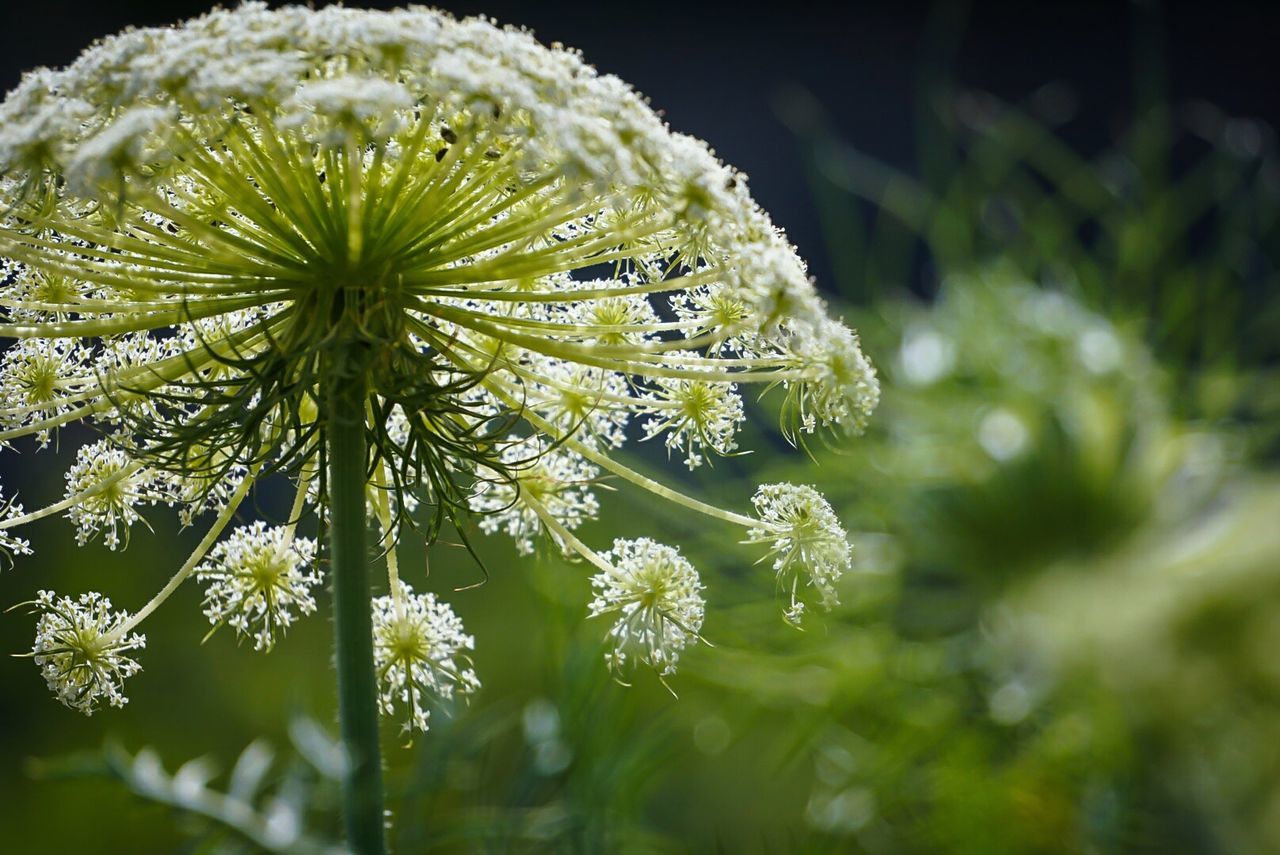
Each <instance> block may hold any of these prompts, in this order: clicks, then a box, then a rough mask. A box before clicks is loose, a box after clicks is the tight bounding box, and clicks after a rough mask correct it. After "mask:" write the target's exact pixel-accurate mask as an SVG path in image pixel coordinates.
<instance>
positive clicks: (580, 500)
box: [471, 439, 600, 555]
mask: <svg viewBox="0 0 1280 855" xmlns="http://www.w3.org/2000/svg"><path fill="white" fill-rule="evenodd" d="M502 462H503V463H505V464H506V465H507V467H509V468H507V469H506V470H505V474H503V473H499V472H495V471H493V470H489V469H486V468H483V467H482V468H481V470H480V471H479V472H478V473H477V474H478V476H479V478H480V480H479V482H478V483H477V489H476V493H475V495H473V496H472V497H471V509H472V510H473V511H476V512H477V513H480V514H483V516H482V517H481V518H480V529H481V530H482V531H484V532H486V533H490V534H492V533H493V532H496V531H503V532H506V533H507V534H508V535H510V536H511V537H512V538H514V539H515V542H516V551H517V552H519V553H520V554H521V555H530V554H532V553H533V550H534V543H535V541H536V540H537V538H538V536H539V535H540V534H542V533H543V531H545V530H546V526H545V525H544V524H543V522H542V517H543V515H550V516H551V517H553V518H554V519H555V520H556V521H557V522H559V524H560V525H563V526H564V527H565V528H568V529H576V528H577V527H578V526H580V525H582V523H583V522H585V521H586V520H589V519H594V518H595V516H596V514H597V513H598V512H599V509H600V505H599V502H597V501H596V497H595V493H594V492H593V491H592V489H591V487H592V482H593V481H594V480H595V479H596V477H597V476H598V475H599V472H600V470H599V469H598V468H597V467H595V466H592V465H591V464H590V463H588V462H586V461H585V460H583V458H582V457H581V456H580V455H577V454H574V453H573V452H572V451H566V450H564V449H560V448H557V449H548V448H545V447H543V441H541V440H537V439H534V440H532V441H530V440H513V441H511V442H509V443H508V444H507V447H506V449H504V450H503V453H502ZM551 537H552V539H553V540H557V542H558V541H559V539H558V538H557V537H556V534H555V532H554V531H552V532H551ZM560 545H561V546H562V547H564V546H566V544H564V543H561V544H560Z"/></svg>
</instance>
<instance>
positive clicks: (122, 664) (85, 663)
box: [31, 591, 147, 715]
mask: <svg viewBox="0 0 1280 855" xmlns="http://www.w3.org/2000/svg"><path fill="white" fill-rule="evenodd" d="M33 605H34V606H35V609H36V611H37V612H38V613H39V614H40V618H39V620H37V621H36V640H35V645H34V646H33V647H32V650H31V652H32V656H33V657H34V659H35V663H36V666H37V667H39V669H40V673H41V674H42V675H43V676H44V679H45V681H46V682H47V683H48V684H49V689H50V691H52V692H53V694H54V695H55V696H56V697H57V698H58V700H60V701H62V703H64V704H66V705H67V706H68V707H70V708H71V709H73V710H78V711H80V712H82V713H84V714H85V715H92V714H93V712H94V710H96V709H97V708H98V705H99V704H100V703H102V702H106V703H108V704H110V705H111V706H113V707H123V706H124V705H125V704H126V703H128V698H126V697H125V696H124V681H125V680H126V679H127V678H129V677H132V676H133V675H134V674H136V673H138V672H139V671H140V670H142V666H140V665H139V664H138V663H137V661H135V660H134V659H133V658H132V657H131V656H130V653H131V652H132V651H134V650H141V649H142V648H144V647H146V644H147V639H146V637H145V636H142V635H138V634H137V633H129V632H127V631H126V630H125V629H124V627H125V626H126V624H127V623H128V621H129V617H130V616H129V614H128V612H113V611H112V610H111V601H110V600H109V599H107V598H106V597H104V596H102V595H101V594H98V593H93V592H90V593H87V594H81V595H80V597H79V598H78V599H72V598H71V597H61V598H58V599H56V600H55V599H54V594H53V592H52V591H40V592H39V594H38V595H37V598H36V601H35V603H34V604H33Z"/></svg>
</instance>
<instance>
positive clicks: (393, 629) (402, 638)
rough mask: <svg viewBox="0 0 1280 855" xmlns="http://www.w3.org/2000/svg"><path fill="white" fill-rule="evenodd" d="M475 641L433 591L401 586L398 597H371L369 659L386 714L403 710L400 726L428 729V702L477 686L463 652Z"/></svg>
mask: <svg viewBox="0 0 1280 855" xmlns="http://www.w3.org/2000/svg"><path fill="white" fill-rule="evenodd" d="M474 648H475V639H474V638H472V637H471V636H470V635H467V634H466V633H465V632H463V629H462V621H461V620H460V619H459V618H458V616H457V615H456V614H454V612H453V609H451V608H450V607H449V605H448V604H447V603H442V602H440V601H439V600H437V599H436V597H435V595H434V594H414V593H413V589H412V588H410V587H409V586H408V585H402V586H401V589H400V591H399V592H398V596H396V595H387V596H385V597H378V598H376V599H375V600H374V601H373V658H374V665H375V667H376V668H377V670H378V680H379V683H380V688H379V695H378V705H379V707H380V708H381V709H382V712H383V714H384V715H387V716H396V715H398V714H400V713H401V712H403V715H404V718H405V721H404V730H405V732H406V733H408V732H412V731H413V730H419V731H423V732H426V730H427V722H428V719H429V718H430V715H431V711H430V706H429V705H430V704H432V703H434V702H436V701H438V700H441V699H444V700H447V699H449V698H452V697H453V696H454V694H455V693H457V694H462V695H469V694H471V693H472V692H475V691H476V690H477V689H479V688H480V681H479V680H478V679H477V678H476V674H475V671H474V670H473V669H472V668H471V660H470V658H469V656H468V654H467V653H466V652H465V651H468V650H472V649H474Z"/></svg>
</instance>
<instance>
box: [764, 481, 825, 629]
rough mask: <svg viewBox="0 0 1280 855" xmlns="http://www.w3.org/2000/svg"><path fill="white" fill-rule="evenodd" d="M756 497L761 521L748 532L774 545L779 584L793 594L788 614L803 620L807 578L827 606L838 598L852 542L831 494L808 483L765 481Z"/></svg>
mask: <svg viewBox="0 0 1280 855" xmlns="http://www.w3.org/2000/svg"><path fill="white" fill-rule="evenodd" d="M751 503H752V504H753V505H755V508H756V514H757V515H758V516H759V518H760V524H759V526H757V527H756V528H753V529H751V531H750V532H748V534H747V542H748V543H762V544H765V545H767V546H768V547H769V555H768V556H767V557H772V558H773V569H774V570H775V571H776V572H777V574H778V584H779V585H781V586H782V587H783V588H784V589H785V590H786V591H787V592H788V595H789V597H790V600H791V602H790V605H789V606H788V607H787V610H786V612H785V614H786V617H787V620H789V621H791V622H792V623H797V624H798V623H799V622H800V619H801V616H802V615H803V614H804V603H803V602H801V600H800V590H799V588H800V585H801V583H802V582H805V583H807V584H808V585H810V586H812V587H813V588H814V589H815V590H816V591H817V592H818V596H819V602H820V604H821V605H822V606H823V607H830V606H832V605H834V604H835V603H836V602H838V599H839V598H838V597H837V594H836V583H837V582H838V581H839V580H840V577H841V576H842V575H843V574H844V571H846V570H848V569H849V565H850V547H849V539H848V535H847V534H846V533H845V530H844V526H842V525H840V519H839V518H838V517H837V516H836V513H835V511H834V510H832V508H831V505H830V504H828V503H827V500H826V499H824V498H823V497H822V495H821V494H820V493H819V492H818V491H817V490H815V489H813V488H812V487H808V486H805V485H803V484H762V485H761V486H760V488H759V489H758V490H757V491H756V494H755V496H753V497H752V499H751ZM805 577H807V579H806V578H805Z"/></svg>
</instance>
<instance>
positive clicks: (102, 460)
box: [66, 440, 167, 549]
mask: <svg viewBox="0 0 1280 855" xmlns="http://www.w3.org/2000/svg"><path fill="white" fill-rule="evenodd" d="M66 480H67V498H68V499H74V500H75V501H74V502H73V503H72V504H71V506H70V507H69V508H68V509H67V517H68V518H69V519H70V520H71V521H72V522H73V523H75V526H76V542H77V543H79V544H81V545H84V544H85V543H88V542H89V541H90V540H91V539H92V538H93V537H95V536H96V535H98V534H100V533H101V534H102V535H103V542H104V543H106V545H107V548H109V549H117V548H119V547H120V546H121V545H122V544H121V533H122V530H123V535H124V542H125V543H127V542H128V539H129V529H130V527H131V526H132V525H133V524H134V523H135V522H137V521H138V520H140V519H142V515H141V514H139V513H138V506H139V505H146V504H155V503H157V502H163V501H165V500H166V499H167V494H166V493H165V492H164V490H163V489H162V482H161V480H160V479H159V478H158V477H157V475H156V473H155V472H152V471H150V470H148V469H147V468H146V467H144V466H141V465H140V464H138V463H137V462H136V461H134V460H133V459H132V458H130V457H129V455H128V454H126V453H125V452H124V450H123V449H121V448H118V447H116V446H114V445H112V444H111V443H110V442H109V441H107V440H99V441H98V442H95V443H91V444H89V445H85V446H82V447H81V448H80V451H79V452H78V453H77V454H76V462H75V465H74V466H72V467H71V468H70V469H69V470H68V471H67V475H66Z"/></svg>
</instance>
